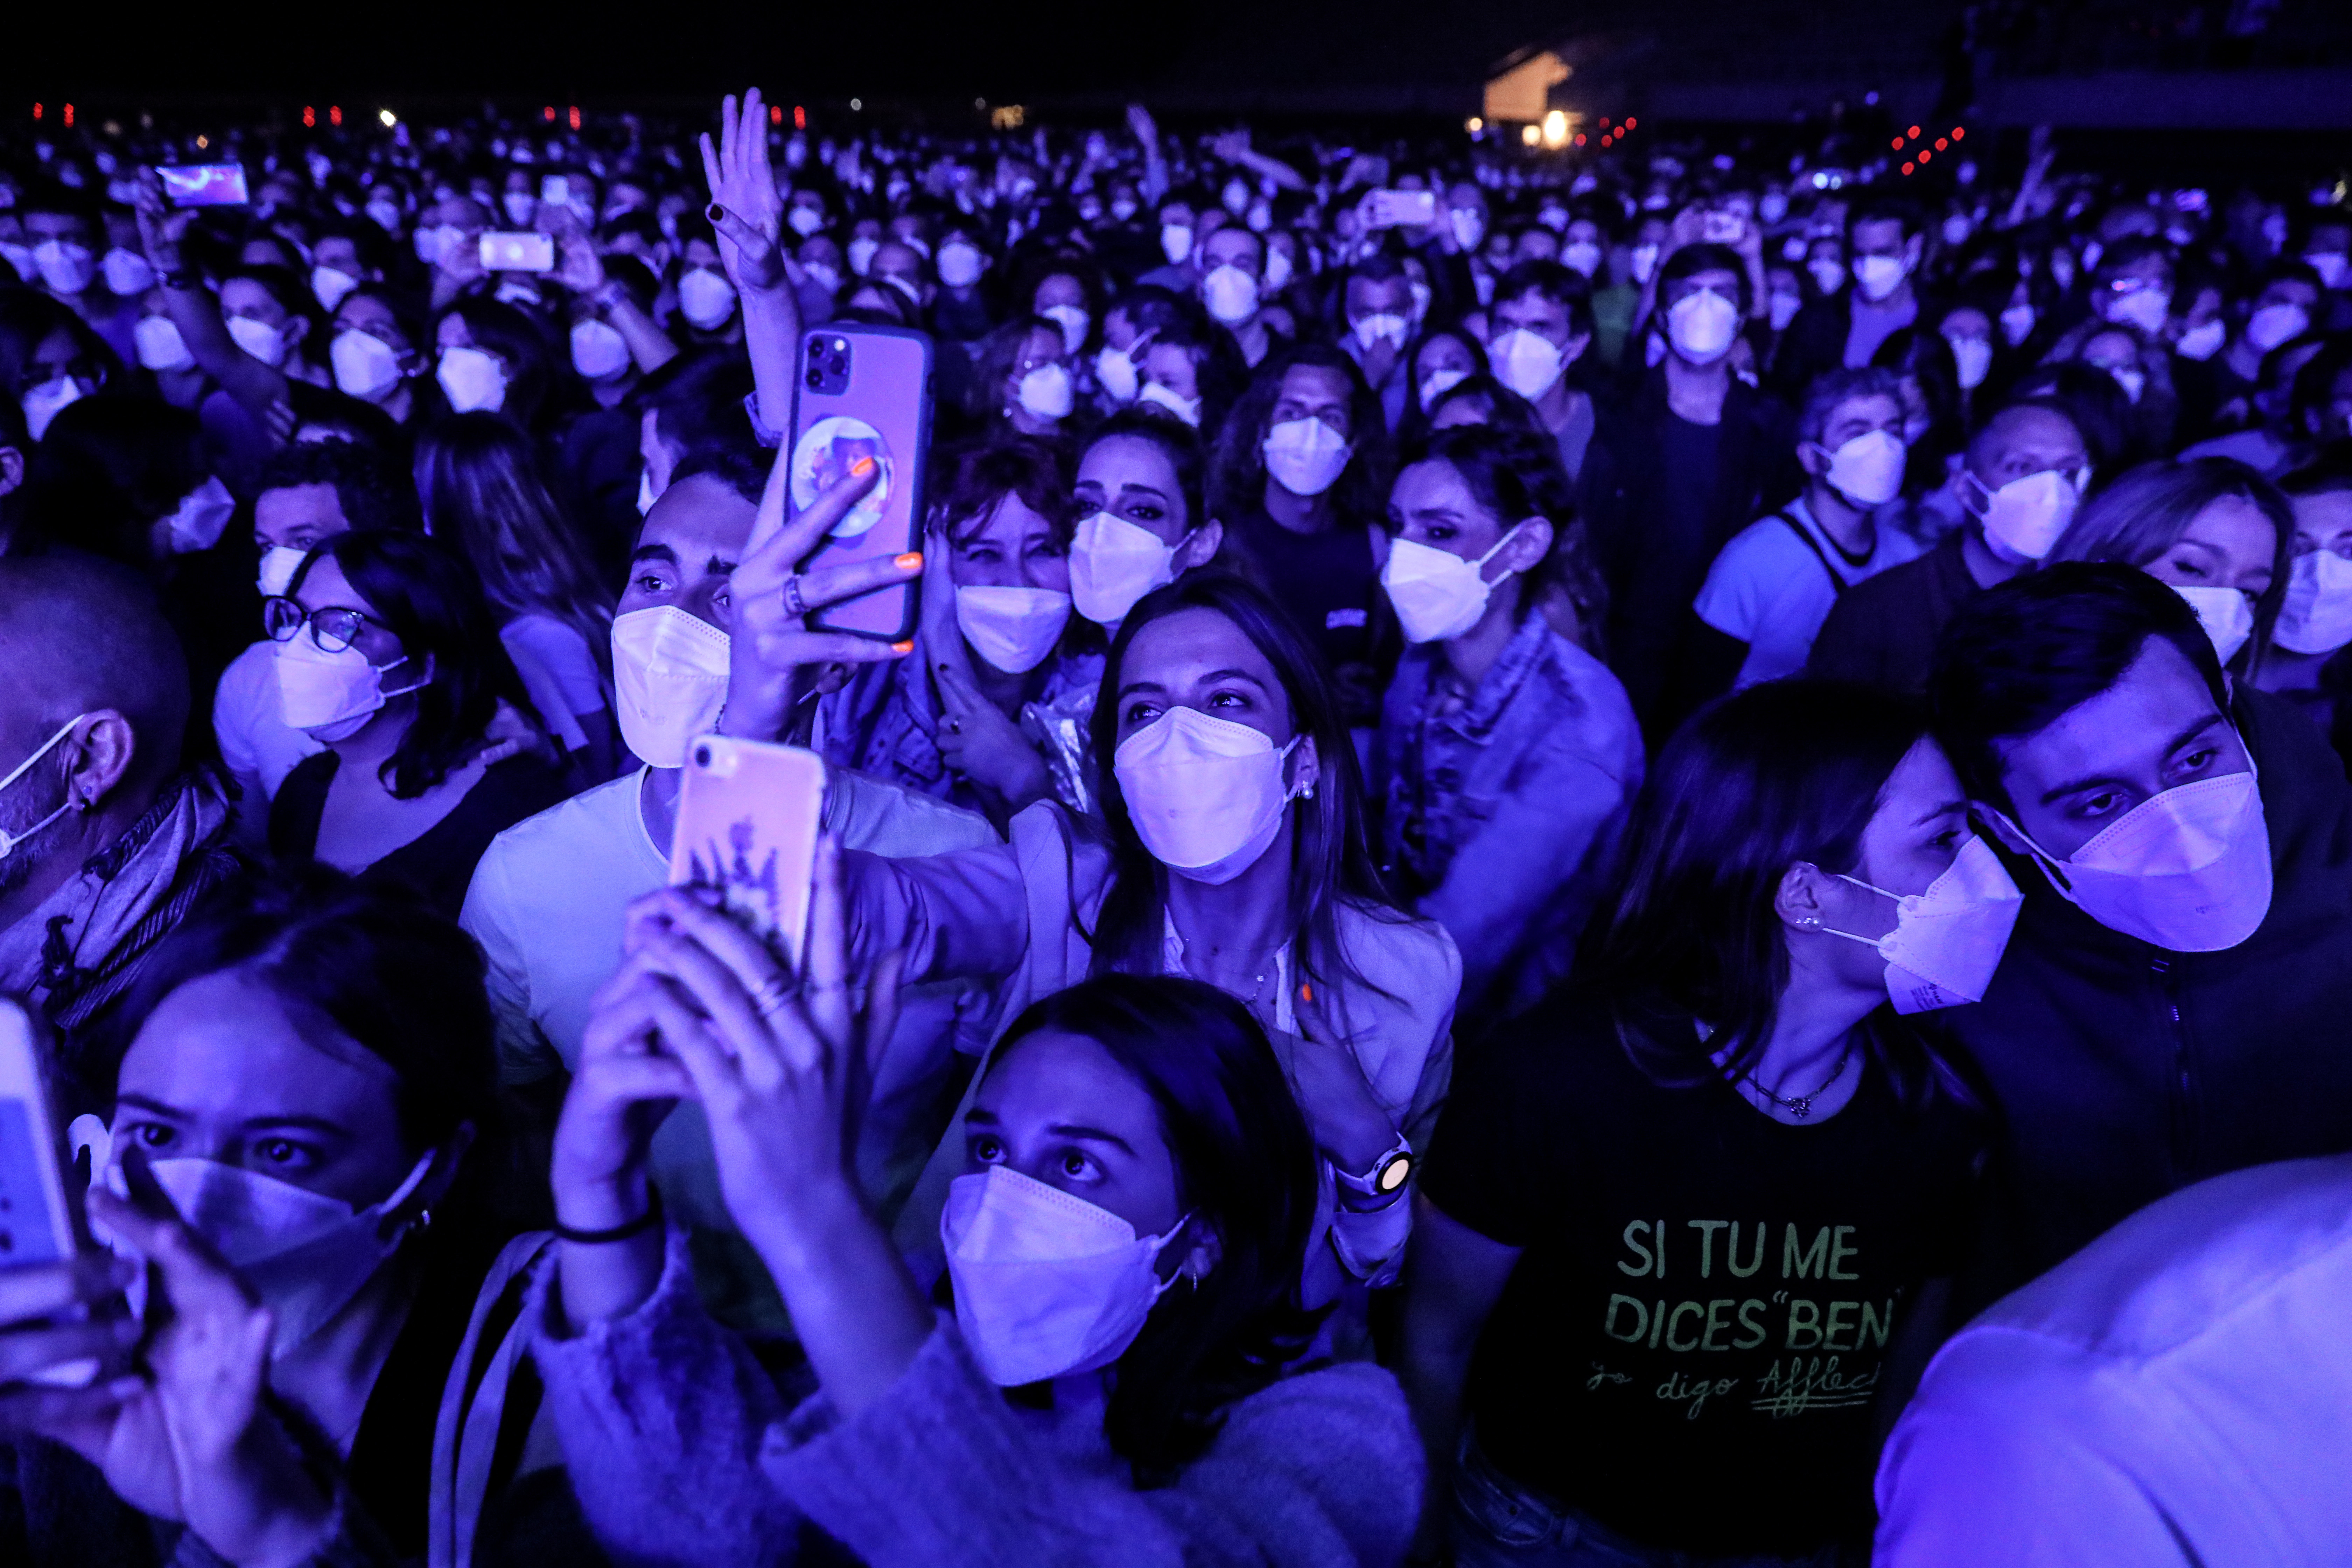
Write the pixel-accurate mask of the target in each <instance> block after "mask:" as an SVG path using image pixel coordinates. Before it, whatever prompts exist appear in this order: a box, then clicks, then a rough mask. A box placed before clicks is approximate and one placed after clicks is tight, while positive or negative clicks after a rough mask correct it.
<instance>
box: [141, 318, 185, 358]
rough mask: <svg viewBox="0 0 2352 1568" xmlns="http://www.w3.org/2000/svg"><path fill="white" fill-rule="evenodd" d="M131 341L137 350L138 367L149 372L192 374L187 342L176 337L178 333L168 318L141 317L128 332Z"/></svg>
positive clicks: (175, 326)
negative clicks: (169, 371)
mask: <svg viewBox="0 0 2352 1568" xmlns="http://www.w3.org/2000/svg"><path fill="white" fill-rule="evenodd" d="M131 341H132V342H134V343H135V344H136V345H137V347H138V350H139V363H141V364H142V365H143V366H144V367H146V368H147V369H149V370H193V369H194V368H195V363H196V356H195V355H194V354H192V353H189V352H188V342H187V340H186V339H185V338H183V337H182V336H180V329H179V327H178V326H177V325H175V324H174V323H173V321H172V318H171V317H169V316H142V317H140V318H139V321H138V324H137V325H136V326H134V327H132V328H131Z"/></svg>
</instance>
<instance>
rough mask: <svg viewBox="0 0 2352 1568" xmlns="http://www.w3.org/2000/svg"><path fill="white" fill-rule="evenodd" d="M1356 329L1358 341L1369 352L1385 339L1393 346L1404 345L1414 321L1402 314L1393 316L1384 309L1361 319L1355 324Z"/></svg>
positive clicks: (1398, 347) (1397, 347) (1399, 347)
mask: <svg viewBox="0 0 2352 1568" xmlns="http://www.w3.org/2000/svg"><path fill="white" fill-rule="evenodd" d="M1355 331H1356V342H1359V343H1360V344H1362V345H1363V347H1364V351H1365V352H1366V353H1370V352H1371V351H1372V350H1373V349H1375V348H1377V347H1379V346H1380V344H1381V342H1383V341H1386V342H1387V343H1388V345H1389V346H1390V347H1391V348H1396V349H1401V348H1402V347H1404V340H1405V336H1406V334H1407V333H1409V332H1411V331H1412V322H1410V321H1406V320H1405V319H1404V318H1403V317H1402V316H1393V315H1391V314H1389V313H1388V312H1387V311H1385V310H1383V311H1381V312H1380V313H1378V314H1376V315H1370V316H1365V317H1363V318H1361V319H1360V320H1359V321H1357V322H1356V324H1355Z"/></svg>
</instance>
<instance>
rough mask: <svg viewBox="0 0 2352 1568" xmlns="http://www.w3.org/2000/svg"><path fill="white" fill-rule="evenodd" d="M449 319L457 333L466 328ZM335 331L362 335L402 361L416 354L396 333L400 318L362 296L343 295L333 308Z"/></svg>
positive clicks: (401, 333) (400, 334)
mask: <svg viewBox="0 0 2352 1568" xmlns="http://www.w3.org/2000/svg"><path fill="white" fill-rule="evenodd" d="M449 320H450V321H457V325H458V327H459V329H460V330H463V329H464V327H465V325H466V323H465V322H464V321H461V320H459V319H458V318H457V317H456V316H452V317H450V318H449ZM335 331H337V332H338V333H341V332H350V331H359V332H365V333H366V334H367V335H368V336H370V337H372V338H373V339H375V340H376V342H380V343H382V344H383V346H384V347H386V348H388V349H390V350H392V352H393V353H396V354H398V355H399V356H400V357H401V359H402V360H403V361H406V360H407V359H408V358H409V357H410V356H411V355H413V354H414V353H415V352H416V345H415V344H414V343H412V342H409V341H408V335H407V334H406V333H405V332H403V331H401V330H400V318H399V317H397V316H395V315H394V314H393V313H392V307H391V306H389V305H387V304H385V303H384V302H383V300H376V299H371V298H370V297H369V296H367V295H365V294H352V295H347V296H345V297H344V300H343V302H342V303H341V305H339V306H337V307H336V308H335Z"/></svg>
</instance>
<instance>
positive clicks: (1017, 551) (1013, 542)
mask: <svg viewBox="0 0 2352 1568" xmlns="http://www.w3.org/2000/svg"><path fill="white" fill-rule="evenodd" d="M948 576H949V577H950V580H952V581H953V582H954V584H955V585H956V586H957V587H959V588H1050V589H1052V590H1054V592H1055V593H1057V594H1066V593H1068V592H1069V591H1070V552H1069V547H1068V546H1067V545H1066V544H1065V543H1064V542H1062V541H1061V540H1059V539H1057V538H1056V537H1055V532H1054V525H1053V523H1051V522H1050V521H1047V520H1046V519H1045V518H1044V517H1042V516H1040V515H1039V514H1038V513H1036V512H1034V511H1032V510H1029V507H1028V505H1027V503H1026V502H1024V501H1023V500H1022V499H1021V498H1020V496H1018V495H1017V494H1014V493H1013V492H1012V491H1009V490H1008V491H1007V492H1005V494H1004V496H1003V499H1002V500H998V502H997V503H996V504H995V505H994V506H993V507H992V508H990V509H989V510H988V511H986V512H985V513H983V514H982V515H981V516H980V517H977V518H970V519H967V520H965V521H964V522H963V523H961V525H960V526H959V527H957V528H956V529H955V530H954V531H953V532H952V534H951V536H950V548H949V552H948Z"/></svg>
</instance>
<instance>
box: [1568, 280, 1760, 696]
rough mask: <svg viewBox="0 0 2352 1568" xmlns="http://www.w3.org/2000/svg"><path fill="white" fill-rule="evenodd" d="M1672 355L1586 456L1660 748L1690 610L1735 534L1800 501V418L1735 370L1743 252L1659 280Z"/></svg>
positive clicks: (1613, 620) (1622, 660)
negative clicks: (1795, 428) (1796, 421)
mask: <svg viewBox="0 0 2352 1568" xmlns="http://www.w3.org/2000/svg"><path fill="white" fill-rule="evenodd" d="M1656 294H1657V313H1656V317H1655V318H1654V319H1655V321H1657V323H1658V324H1659V325H1660V326H1661V327H1663V329H1664V334H1665V340H1666V352H1665V353H1664V357H1663V359H1662V360H1661V362H1660V363H1659V364H1658V366H1657V368H1656V369H1654V370H1653V371H1651V372H1650V373H1649V374H1647V375H1646V376H1644V377H1643V381H1642V383H1641V387H1640V390H1639V392H1638V393H1637V394H1636V395H1635V396H1634V398H1633V402H1632V404H1631V405H1630V406H1626V407H1623V408H1621V409H1617V410H1606V411H1604V413H1603V417H1602V418H1601V422H1600V426H1599V428H1598V430H1597V432H1596V434H1595V436H1594V437H1593V442H1592V447H1591V451H1590V452H1589V453H1588V455H1587V457H1586V458H1585V470H1584V474H1583V479H1582V488H1583V490H1584V495H1585V519H1586V524H1587V526H1588V528H1589V529H1590V530H1591V539H1592V546H1593V551H1594V555H1595V559H1596V562H1597V563H1598V564H1599V565H1600V567H1601V574H1602V576H1603V578H1604V579H1606V580H1607V582H1608V584H1609V588H1610V601H1611V603H1610V611H1609V626H1608V647H1609V652H1610V658H1611V664H1612V668H1614V669H1615V670H1616V671H1617V672H1618V674H1619V676H1620V677H1621V678H1622V679H1623V680H1624V682H1625V688H1626V690H1627V692H1628V693H1629V694H1630V695H1631V696H1632V698H1633V709H1634V711H1635V712H1637V713H1639V714H1640V715H1641V716H1642V723H1643V730H1644V731H1645V732H1646V733H1647V734H1648V735H1649V736H1650V738H1651V739H1652V741H1653V742H1656V741H1659V740H1662V739H1663V738H1664V735H1665V734H1666V732H1667V731H1669V730H1670V729H1671V728H1672V727H1673V724H1674V722H1675V721H1676V720H1678V719H1679V718H1680V717H1681V713H1680V712H1679V711H1678V710H1676V707H1675V704H1676V703H1677V702H1678V701H1679V700H1680V696H1681V693H1683V692H1684V691H1685V689H1686V687H1685V684H1684V676H1683V674H1682V668H1683V665H1682V660H1683V657H1684V654H1685V648H1686V647H1687V645H1688V643H1689V640H1690V638H1691V637H1692V635H1693V630H1692V628H1693V625H1694V623H1693V620H1692V616H1691V614H1690V606H1691V603H1692V601H1693V600H1695V599H1696V597H1697V596H1698V592H1699V589H1700V587H1701V586H1702V585H1703V584H1705V583H1706V569H1707V563H1709V562H1711V561H1713V560H1714V559H1715V557H1716V555H1717V552H1719V551H1721V549H1722V548H1723V546H1724V545H1725V544H1727V543H1728V542H1730V540H1731V538H1732V536H1733V535H1734V534H1736V533H1738V531H1740V530H1741V529H1743V528H1746V527H1747V526H1748V524H1749V523H1751V522H1753V521H1756V519H1757V518H1758V517H1759V516H1762V515H1763V514H1765V513H1766V512H1769V511H1770V510H1772V509H1773V508H1775V507H1777V506H1779V505H1780V504H1781V503H1782V502H1783V501H1785V500H1788V499H1789V498H1790V497H1791V496H1793V495H1795V494H1796V493H1797V490H1798V488H1799V482H1800V480H1801V478H1802V475H1801V471H1800V470H1799V469H1798V468H1797V467H1796V463H1795V459H1794V458H1793V457H1792V454H1793V452H1794V450H1795V448H1796V441H1795V439H1794V437H1793V435H1792V433H1791V428H1790V427H1791V425H1792V421H1791V420H1790V416H1789V412H1788V410H1787V409H1786V408H1785V407H1784V406H1783V405H1781V404H1780V402H1779V400H1778V399H1776V398H1773V397H1769V396H1767V395H1762V394H1760V393H1759V392H1757V391H1756V390H1755V389H1754V388H1752V387H1750V386H1748V384H1746V383H1745V382H1743V381H1741V380H1738V379H1737V378H1735V377H1734V376H1733V375H1732V374H1731V370H1730V367H1729V365H1728V363H1727V360H1728V358H1729V355H1730V352H1731V345H1732V342H1733V340H1734V338H1735V337H1737V336H1738V331H1739V323H1740V321H1742V320H1743V318H1744V317H1745V315H1746V313H1747V311H1748V307H1749V305H1750V304H1751V302H1752V300H1751V295H1750V292H1749V283H1748V269H1747V266H1746V263H1745V261H1744V260H1743V259H1742V258H1741V257H1740V255H1739V253H1738V251H1736V250H1734V249H1732V248H1731V247H1728V246H1723V245H1706V244H1700V245H1686V246H1684V247H1682V248H1681V249H1679V250H1677V251H1675V253H1674V254H1673V255H1672V256H1670V257H1668V258H1666V261H1665V263H1664V265H1663V266H1662V267H1660V268H1659V269H1658V273H1657V290H1656Z"/></svg>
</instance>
